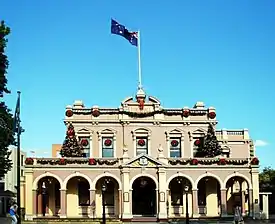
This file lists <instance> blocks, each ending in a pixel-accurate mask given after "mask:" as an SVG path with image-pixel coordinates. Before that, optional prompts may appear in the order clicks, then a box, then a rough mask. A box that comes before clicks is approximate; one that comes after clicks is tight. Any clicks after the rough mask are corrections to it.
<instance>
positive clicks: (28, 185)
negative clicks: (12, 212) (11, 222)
mask: <svg viewBox="0 0 275 224" xmlns="http://www.w3.org/2000/svg"><path fill="white" fill-rule="evenodd" d="M32 185H33V171H32V169H31V168H26V169H25V195H26V201H25V202H26V214H25V219H26V220H32V219H33V192H32V190H33V189H32Z"/></svg>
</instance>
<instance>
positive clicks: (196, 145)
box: [193, 137, 204, 157]
mask: <svg viewBox="0 0 275 224" xmlns="http://www.w3.org/2000/svg"><path fill="white" fill-rule="evenodd" d="M203 144H204V137H195V138H194V140H193V156H194V157H201V156H200V153H199V150H200V148H201V147H202V146H203Z"/></svg>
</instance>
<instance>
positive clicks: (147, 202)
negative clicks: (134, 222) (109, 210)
mask: <svg viewBox="0 0 275 224" xmlns="http://www.w3.org/2000/svg"><path fill="white" fill-rule="evenodd" d="M132 189H133V190H132V214H133V215H138V216H155V215H156V213H157V207H156V206H157V203H156V193H157V192H156V184H155V182H154V180H152V179H151V178H150V177H145V176H144V177H139V178H137V179H135V180H134V182H133V185H132Z"/></svg>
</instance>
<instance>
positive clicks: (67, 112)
mask: <svg viewBox="0 0 275 224" xmlns="http://www.w3.org/2000/svg"><path fill="white" fill-rule="evenodd" d="M65 115H66V116H67V117H71V116H73V111H72V110H67V111H66V113H65Z"/></svg>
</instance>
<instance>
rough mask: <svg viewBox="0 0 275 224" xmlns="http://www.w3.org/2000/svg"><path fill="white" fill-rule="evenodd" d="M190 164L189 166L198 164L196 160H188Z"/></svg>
mask: <svg viewBox="0 0 275 224" xmlns="http://www.w3.org/2000/svg"><path fill="white" fill-rule="evenodd" d="M190 164H191V165H198V164H199V161H198V160H197V159H191V160H190Z"/></svg>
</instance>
